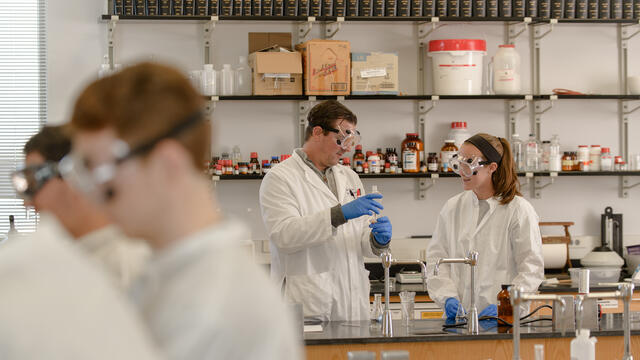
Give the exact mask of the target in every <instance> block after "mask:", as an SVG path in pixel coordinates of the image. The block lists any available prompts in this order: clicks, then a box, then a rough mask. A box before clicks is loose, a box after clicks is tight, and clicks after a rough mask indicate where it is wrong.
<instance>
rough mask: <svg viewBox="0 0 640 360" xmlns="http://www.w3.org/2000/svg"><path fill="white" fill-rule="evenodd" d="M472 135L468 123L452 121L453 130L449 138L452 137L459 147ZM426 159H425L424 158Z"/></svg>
mask: <svg viewBox="0 0 640 360" xmlns="http://www.w3.org/2000/svg"><path fill="white" fill-rule="evenodd" d="M470 137H471V134H470V133H469V130H467V123H466V122H464V121H454V122H452V123H451V131H449V136H448V137H447V139H452V140H453V141H454V143H455V145H456V147H457V148H458V149H460V146H462V144H463V143H464V141H465V140H467V139H468V138H470ZM422 160H424V159H422Z"/></svg>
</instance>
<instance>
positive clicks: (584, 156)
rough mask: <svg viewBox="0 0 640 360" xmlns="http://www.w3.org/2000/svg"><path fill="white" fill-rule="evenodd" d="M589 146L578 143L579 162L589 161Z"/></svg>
mask: <svg viewBox="0 0 640 360" xmlns="http://www.w3.org/2000/svg"><path fill="white" fill-rule="evenodd" d="M589 160H590V159H589V147H588V146H587V145H578V162H579V163H583V162H587V163H588V162H589Z"/></svg>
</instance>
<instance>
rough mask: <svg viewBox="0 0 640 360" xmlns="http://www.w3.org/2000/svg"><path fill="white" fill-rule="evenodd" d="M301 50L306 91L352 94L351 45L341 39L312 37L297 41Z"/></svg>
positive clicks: (327, 93) (315, 93) (312, 93)
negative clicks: (312, 38) (305, 40)
mask: <svg viewBox="0 0 640 360" xmlns="http://www.w3.org/2000/svg"><path fill="white" fill-rule="evenodd" d="M296 50H298V51H300V52H301V53H302V64H303V66H304V90H305V94H306V95H349V89H350V85H351V66H350V65H351V56H350V52H351V46H350V44H349V42H348V41H342V40H319V39H314V40H309V41H307V42H305V43H303V44H300V45H296Z"/></svg>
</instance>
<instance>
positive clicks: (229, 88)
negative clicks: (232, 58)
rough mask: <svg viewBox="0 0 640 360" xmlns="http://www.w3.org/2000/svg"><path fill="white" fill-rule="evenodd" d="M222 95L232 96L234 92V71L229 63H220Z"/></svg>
mask: <svg viewBox="0 0 640 360" xmlns="http://www.w3.org/2000/svg"><path fill="white" fill-rule="evenodd" d="M221 78H222V91H221V95H222V96H232V95H233V94H234V88H233V85H234V83H235V76H234V71H233V69H232V68H231V64H224V65H222V74H221Z"/></svg>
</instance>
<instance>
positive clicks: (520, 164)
mask: <svg viewBox="0 0 640 360" xmlns="http://www.w3.org/2000/svg"><path fill="white" fill-rule="evenodd" d="M511 151H513V162H514V163H515V164H516V170H517V171H525V170H526V162H525V155H524V143H523V142H522V140H521V139H520V135H518V134H513V135H511Z"/></svg>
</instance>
